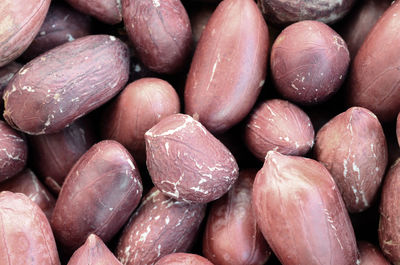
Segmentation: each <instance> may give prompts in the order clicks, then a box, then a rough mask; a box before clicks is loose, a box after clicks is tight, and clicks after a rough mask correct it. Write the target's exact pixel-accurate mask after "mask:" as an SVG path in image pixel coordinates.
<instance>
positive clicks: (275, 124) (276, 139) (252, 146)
mask: <svg viewBox="0 0 400 265" xmlns="http://www.w3.org/2000/svg"><path fill="white" fill-rule="evenodd" d="M244 137H245V141H246V145H247V147H248V148H249V150H250V151H251V152H252V153H253V154H254V155H255V156H256V157H257V158H258V159H260V160H261V161H264V159H265V156H266V155H267V153H268V151H271V150H274V151H277V152H279V153H281V154H285V155H304V154H306V153H307V152H308V151H309V150H310V149H311V147H312V146H313V144H314V129H313V126H312V124H311V121H310V118H309V117H308V116H307V114H306V113H305V112H304V111H303V110H301V109H300V108H299V107H297V106H296V105H294V104H292V103H290V102H289V101H286V100H280V99H272V100H267V101H265V102H263V103H261V104H260V105H259V106H258V107H256V108H255V110H254V111H253V113H252V114H251V115H250V118H249V121H248V122H247V125H246V129H245V136H244Z"/></svg>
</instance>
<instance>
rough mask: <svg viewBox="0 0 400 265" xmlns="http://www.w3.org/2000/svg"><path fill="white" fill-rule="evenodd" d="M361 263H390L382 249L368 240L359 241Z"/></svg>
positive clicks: (370, 264)
mask: <svg viewBox="0 0 400 265" xmlns="http://www.w3.org/2000/svg"><path fill="white" fill-rule="evenodd" d="M358 250H359V251H360V261H361V262H360V265H390V262H389V261H388V260H387V259H386V258H385V256H383V254H382V252H381V250H380V249H379V248H377V247H375V246H374V245H372V244H371V243H368V242H366V241H361V242H358Z"/></svg>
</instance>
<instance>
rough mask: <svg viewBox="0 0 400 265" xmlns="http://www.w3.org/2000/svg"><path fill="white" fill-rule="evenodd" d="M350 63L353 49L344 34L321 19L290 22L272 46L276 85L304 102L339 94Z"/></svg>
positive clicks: (285, 96)
mask: <svg viewBox="0 0 400 265" xmlns="http://www.w3.org/2000/svg"><path fill="white" fill-rule="evenodd" d="M293 43H296V45H293ZM349 63H350V55H349V50H348V49H347V45H346V43H345V42H344V40H343V39H342V37H340V36H339V35H338V34H337V33H336V32H335V31H334V30H333V29H332V28H330V27H329V26H327V25H326V24H324V23H322V22H318V21H301V22H297V23H295V24H292V25H290V26H289V27H287V28H285V29H284V30H283V31H282V32H281V33H280V34H279V36H278V38H277V39H276V40H275V42H274V44H273V46H272V49H271V72H272V77H273V79H274V83H275V86H276V89H277V90H278V92H279V93H280V94H282V95H283V97H284V98H286V99H288V100H290V101H293V102H297V103H301V104H308V105H310V104H318V103H321V102H323V101H325V100H327V99H328V98H329V97H331V96H332V95H333V94H335V93H336V92H337V91H338V89H339V88H340V87H341V85H342V83H343V81H344V79H345V77H346V74H347V69H348V67H349Z"/></svg>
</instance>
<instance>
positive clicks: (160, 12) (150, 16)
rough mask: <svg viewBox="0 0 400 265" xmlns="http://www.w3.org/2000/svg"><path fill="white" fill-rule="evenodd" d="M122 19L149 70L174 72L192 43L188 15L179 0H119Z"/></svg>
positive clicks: (179, 67) (182, 62)
mask: <svg viewBox="0 0 400 265" xmlns="http://www.w3.org/2000/svg"><path fill="white" fill-rule="evenodd" d="M122 7H123V8H122V11H123V17H124V23H125V27H126V31H127V33H128V36H129V39H130V40H131V42H132V43H133V45H134V47H135V50H136V51H137V54H138V56H139V58H140V60H141V61H142V62H143V63H144V64H145V65H146V66H147V67H149V68H150V69H151V70H153V71H155V72H159V73H174V72H177V71H179V70H181V67H182V66H183V64H184V63H185V62H186V59H187V57H188V55H189V52H190V47H191V43H192V30H191V27H190V21H189V17H188V15H187V13H186V10H185V8H184V6H183V5H182V3H181V1H180V0H162V1H161V0H153V1H148V0H135V1H131V0H122Z"/></svg>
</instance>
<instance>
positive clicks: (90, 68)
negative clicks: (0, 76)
mask: <svg viewBox="0 0 400 265" xmlns="http://www.w3.org/2000/svg"><path fill="white" fill-rule="evenodd" d="M128 75H129V56H128V48H127V46H126V45H125V44H124V43H123V42H122V41H120V40H118V39H117V38H115V37H114V36H109V35H91V36H87V37H83V38H80V39H78V40H75V41H73V42H69V43H65V44H63V45H61V46H59V47H56V48H54V49H52V50H50V51H48V52H46V53H45V54H43V55H41V56H40V57H37V58H36V59H34V60H32V61H30V62H29V63H28V64H26V65H25V66H24V67H23V68H21V70H20V71H19V72H18V74H16V75H15V77H14V79H13V81H12V82H10V83H9V84H8V86H7V88H6V90H5V91H4V96H3V98H4V105H5V106H4V108H5V111H4V118H5V119H6V120H7V122H8V123H9V124H11V125H12V126H13V127H14V128H17V129H19V130H21V131H24V132H26V133H29V134H44V133H54V132H57V131H60V130H61V129H63V128H65V127H66V126H67V125H68V124H71V123H72V122H73V121H74V120H76V119H77V118H79V117H81V116H83V115H85V114H86V113H88V112H90V111H92V110H94V109H95V108H97V107H99V106H100V105H102V104H103V103H105V102H106V101H108V100H109V99H110V98H112V97H113V96H114V95H115V94H117V93H118V92H119V91H120V90H121V89H122V88H123V86H124V85H125V83H126V82H127V80H128Z"/></svg>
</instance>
